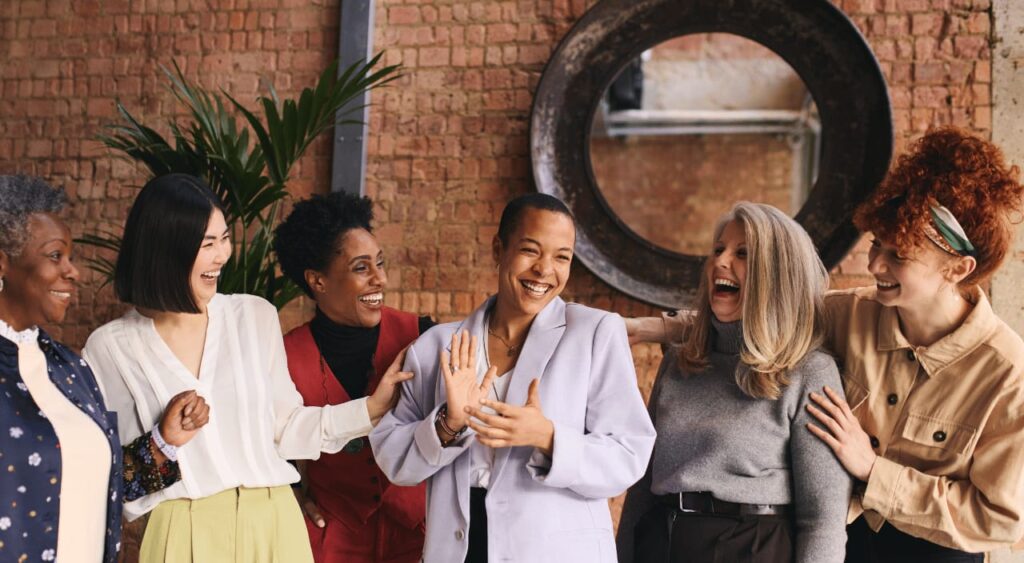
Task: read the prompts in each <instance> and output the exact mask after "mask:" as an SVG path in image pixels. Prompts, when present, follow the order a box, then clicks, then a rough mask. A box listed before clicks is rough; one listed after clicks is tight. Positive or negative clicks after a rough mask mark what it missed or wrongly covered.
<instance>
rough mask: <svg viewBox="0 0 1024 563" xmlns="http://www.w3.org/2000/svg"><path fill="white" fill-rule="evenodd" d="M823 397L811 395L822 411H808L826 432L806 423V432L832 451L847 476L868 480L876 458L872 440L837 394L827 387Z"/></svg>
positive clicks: (811, 407)
mask: <svg viewBox="0 0 1024 563" xmlns="http://www.w3.org/2000/svg"><path fill="white" fill-rule="evenodd" d="M825 395H827V397H823V396H821V395H819V394H817V393H811V400H812V401H814V402H815V403H817V404H818V406H819V407H821V408H820V409H819V408H817V407H815V406H814V405H807V412H809V413H811V414H812V415H813V416H814V418H817V419H818V421H819V422H821V424H822V425H823V426H824V427H825V428H827V429H828V430H827V431H826V430H822V429H821V428H819V427H818V426H816V425H814V424H808V425H807V429H808V430H810V431H811V433H812V434H814V435H815V436H817V437H818V438H821V440H822V441H823V442H825V443H826V444H828V446H829V447H830V448H832V451H833V452H835V454H836V457H837V458H839V462H840V463H842V464H843V467H845V468H846V471H847V472H849V473H850V475H853V476H854V477H856V478H857V479H860V480H861V481H867V480H868V477H869V476H870V475H871V468H872V467H873V466H874V465H875V458H877V457H878V454H876V453H875V450H874V448H872V447H871V438H870V437H869V436H868V435H867V433H866V432H864V429H863V428H861V427H860V421H858V420H857V417H856V416H854V414H853V411H851V410H850V405H849V404H848V403H847V402H846V401H845V400H844V399H843V398H842V397H841V396H840V395H839V393H836V392H835V391H833V390H832V389H830V388H829V387H828V386H827V385H826V386H825Z"/></svg>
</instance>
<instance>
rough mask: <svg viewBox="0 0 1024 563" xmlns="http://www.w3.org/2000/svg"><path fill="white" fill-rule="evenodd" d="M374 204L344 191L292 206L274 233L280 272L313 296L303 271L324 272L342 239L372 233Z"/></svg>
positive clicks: (367, 199)
mask: <svg viewBox="0 0 1024 563" xmlns="http://www.w3.org/2000/svg"><path fill="white" fill-rule="evenodd" d="M372 221H373V201H372V200H371V199H370V198H368V197H359V196H356V195H352V194H348V193H344V192H332V193H330V194H327V195H315V196H313V197H311V198H309V199H307V200H304V201H300V202H298V203H296V204H295V207H294V209H292V212H291V213H290V214H289V215H288V217H286V218H285V220H284V221H282V222H281V224H280V225H278V227H277V229H276V230H275V231H274V252H275V253H277V261H278V263H279V264H281V272H283V273H284V275H286V276H288V278H289V279H291V280H292V281H293V282H295V284H296V285H298V286H299V287H301V288H302V291H305V292H306V295H309V296H310V297H315V296H314V295H313V290H312V288H310V287H309V284H308V283H306V270H315V271H318V272H324V271H326V270H327V268H328V266H330V263H331V260H332V259H333V258H334V256H335V253H336V251H337V248H338V244H339V243H340V242H341V237H342V236H344V235H345V233H347V232H349V231H351V230H352V229H365V230H366V231H367V232H370V233H372V232H373V229H372V228H371V227H370V223H371V222H372Z"/></svg>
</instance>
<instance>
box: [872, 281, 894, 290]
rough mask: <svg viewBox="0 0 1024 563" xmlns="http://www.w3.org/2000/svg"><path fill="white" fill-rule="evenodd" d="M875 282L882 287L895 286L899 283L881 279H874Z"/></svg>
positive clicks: (889, 287)
mask: <svg viewBox="0 0 1024 563" xmlns="http://www.w3.org/2000/svg"><path fill="white" fill-rule="evenodd" d="M875 283H876V284H878V287H881V288H884V289H891V288H893V287H896V286H898V285H899V284H898V283H890V282H884V281H881V280H875Z"/></svg>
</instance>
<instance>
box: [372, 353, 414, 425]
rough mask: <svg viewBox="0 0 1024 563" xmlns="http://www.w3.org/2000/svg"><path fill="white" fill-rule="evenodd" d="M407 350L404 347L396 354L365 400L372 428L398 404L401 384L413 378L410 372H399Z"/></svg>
mask: <svg viewBox="0 0 1024 563" xmlns="http://www.w3.org/2000/svg"><path fill="white" fill-rule="evenodd" d="M408 349H409V347H408V346H406V347H405V349H403V350H402V351H401V352H399V353H398V356H395V361H393V362H391V365H390V366H388V370H387V371H386V372H384V375H383V376H382V377H381V378H380V383H378V384H377V388H376V389H374V391H373V394H372V395H370V396H369V397H367V398H366V410H367V412H369V414H370V421H371V422H372V423H373V424H374V426H376V425H377V422H379V421H380V419H381V418H383V417H384V415H385V414H387V413H388V411H390V410H391V409H393V408H395V405H396V404H398V398H399V397H400V396H401V392H400V391H401V388H402V387H401V383H402V382H403V381H406V380H409V379H412V377H413V373H412V372H410V371H399V370H401V369H402V364H403V363H405V352H406V350H408Z"/></svg>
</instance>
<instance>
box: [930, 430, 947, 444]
mask: <svg viewBox="0 0 1024 563" xmlns="http://www.w3.org/2000/svg"><path fill="white" fill-rule="evenodd" d="M932 438H934V439H935V441H936V442H945V441H946V433H945V432H943V431H942V430H936V431H935V434H932Z"/></svg>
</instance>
